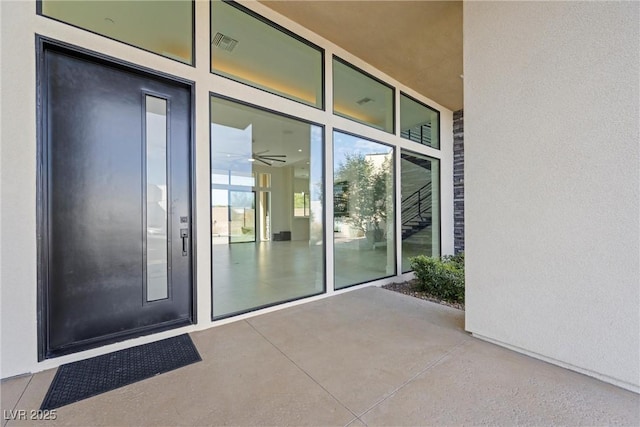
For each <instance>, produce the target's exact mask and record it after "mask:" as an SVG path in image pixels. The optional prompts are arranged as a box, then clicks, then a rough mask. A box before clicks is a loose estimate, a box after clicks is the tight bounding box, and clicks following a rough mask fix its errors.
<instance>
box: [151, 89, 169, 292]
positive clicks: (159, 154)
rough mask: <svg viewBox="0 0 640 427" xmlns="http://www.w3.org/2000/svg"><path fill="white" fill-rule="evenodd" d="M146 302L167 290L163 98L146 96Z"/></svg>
mask: <svg viewBox="0 0 640 427" xmlns="http://www.w3.org/2000/svg"><path fill="white" fill-rule="evenodd" d="M145 123H146V125H145V126H146V146H147V158H146V164H147V301H155V300H159V299H164V298H167V296H168V293H169V287H168V279H167V267H168V241H167V101H166V100H165V99H160V98H155V97H153V96H146V120H145Z"/></svg>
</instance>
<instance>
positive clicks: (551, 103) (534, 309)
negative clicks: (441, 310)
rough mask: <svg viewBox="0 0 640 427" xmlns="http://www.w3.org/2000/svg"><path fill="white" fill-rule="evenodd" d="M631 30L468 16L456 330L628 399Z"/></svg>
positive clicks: (598, 6) (572, 17)
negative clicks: (462, 313) (593, 380)
mask: <svg viewBox="0 0 640 427" xmlns="http://www.w3.org/2000/svg"><path fill="white" fill-rule="evenodd" d="M639 22H640V4H639V3H637V2H542V3H539V2H536V3H529V2H465V3H464V92H465V105H464V109H465V122H466V123H465V140H466V142H467V143H468V144H466V147H465V209H466V212H465V219H466V224H465V226H466V242H465V245H466V263H467V264H466V272H467V273H466V274H467V276H466V285H467V294H466V329H467V330H468V331H470V332H472V333H473V334H474V335H476V336H478V337H482V338H485V339H488V340H491V341H494V342H496V343H498V344H501V345H505V346H508V347H511V348H515V349H517V350H518V351H522V352H526V353H528V354H531V355H533V356H535V357H539V358H542V359H545V360H548V361H551V362H553V363H556V364H559V365H562V366H566V367H569V368H571V369H574V370H577V371H580V372H583V373H586V374H588V375H592V376H595V377H598V378H601V379H604V380H605V381H609V382H612V383H615V384H618V385H620V386H622V387H625V388H628V389H630V390H635V391H638V390H640V318H639V316H640V312H639V310H638V307H640V289H639V288H640V287H639V285H638V284H639V283H640V221H639V220H638V218H639V217H640V209H639V205H640V179H639V178H640V176H639V167H638V166H639V165H638V159H639V158H640V157H639V155H640V152H639V144H638V141H639V137H640V135H639V125H640V123H639V117H640V111H639V107H638V103H639V101H638V100H639V99H640V96H639V95H640V93H639V83H640V82H639V78H638V76H639V75H640V66H639V63H640V57H639V56H640V32H639V30H638V27H639ZM445 176H446V175H445Z"/></svg>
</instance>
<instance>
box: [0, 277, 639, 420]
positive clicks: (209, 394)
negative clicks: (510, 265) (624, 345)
mask: <svg viewBox="0 0 640 427" xmlns="http://www.w3.org/2000/svg"><path fill="white" fill-rule="evenodd" d="M191 336H192V338H193V341H194V342H195V344H196V346H197V347H198V350H199V352H200V355H201V356H202V359H203V360H202V362H199V363H196V364H193V365H190V366H187V367H184V368H180V369H177V370H175V371H172V372H169V373H166V374H163V375H159V376H157V377H154V378H151V379H148V380H144V381H141V382H138V383H135V384H132V385H129V386H126V387H123V388H121V389H118V390H114V391H111V392H108V393H105V394H102V395H99V396H95V397H92V398H89V399H86V400H83V401H81V402H77V403H74V404H71V405H68V406H65V407H62V408H59V409H58V410H57V419H56V421H55V422H51V421H27V422H24V421H22V422H21V421H7V420H5V419H4V417H3V421H2V422H3V425H7V426H13V425H23V424H24V425H26V424H29V425H39V426H41V425H42V426H44V425H49V424H51V425H75V426H121V425H122V426H125V425H131V426H133V425H136V426H161V425H162V426H179V425H184V426H199V425H202V426H204V425H265V426H266V425H269V426H271V425H277V426H280V425H295V426H301V425H327V426H346V425H350V426H362V425H370V426H376V425H385V426H387V425H460V424H473V425H479V424H490V425H516V424H517V425H628V426H638V425H640V396H639V395H637V394H635V393H632V392H629V391H625V390H623V389H620V388H617V387H615V386H612V385H609V384H606V383H603V382H601V381H598V380H596V379H593V378H590V377H587V376H584V375H581V374H578V373H575V372H571V371H568V370H566V369H562V368H560V367H557V366H553V365H550V364H547V363H545V362H541V361H538V360H535V359H532V358H530V357H527V356H524V355H521V354H518V353H515V352H512V351H510V350H506V349H504V348H501V347H498V346H495V345H492V344H489V343H486V342H483V341H480V340H477V339H475V338H473V337H471V336H469V335H468V334H467V333H466V332H464V313H463V312H461V311H458V310H455V309H452V308H448V307H445V306H441V305H438V304H433V303H430V302H426V301H422V300H419V299H415V298H412V297H409V296H405V295H401V294H397V293H394V292H391V291H388V290H385V289H380V288H374V287H370V288H365V289H361V290H358V291H354V292H349V293H345V294H342V295H338V296H335V297H332V298H327V299H323V300H320V301H315V302H311V303H308V304H303V305H299V306H296V307H293V308H288V309H284V310H280V311H277V312H273V313H269V314H265V315H261V316H257V317H254V318H251V319H248V320H241V321H238V322H235V323H231V324H227V325H224V326H220V327H216V328H212V329H209V330H206V331H202V332H196V333H193V334H191ZM54 375H55V370H50V371H45V372H41V373H38V374H35V375H32V376H24V377H20V378H16V379H10V380H6V381H4V382H2V385H1V392H2V410H3V415H6V412H5V411H7V410H9V409H14V410H17V409H25V410H31V409H38V408H39V406H40V403H41V402H42V400H43V398H44V396H45V394H46V392H47V389H48V387H49V384H50V383H51V381H52V379H53V376H54Z"/></svg>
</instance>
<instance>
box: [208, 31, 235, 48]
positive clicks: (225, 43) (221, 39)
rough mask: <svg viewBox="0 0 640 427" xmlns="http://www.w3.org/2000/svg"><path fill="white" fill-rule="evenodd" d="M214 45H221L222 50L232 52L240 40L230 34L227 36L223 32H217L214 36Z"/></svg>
mask: <svg viewBox="0 0 640 427" xmlns="http://www.w3.org/2000/svg"><path fill="white" fill-rule="evenodd" d="M212 44H213V45H214V46H216V47H219V48H220V49H222V50H226V51H227V52H231V51H232V50H233V48H235V47H236V45H237V44H238V40H236V39H232V38H231V37H229V36H225V35H224V34H222V33H216V35H215V36H214V37H213V43H212Z"/></svg>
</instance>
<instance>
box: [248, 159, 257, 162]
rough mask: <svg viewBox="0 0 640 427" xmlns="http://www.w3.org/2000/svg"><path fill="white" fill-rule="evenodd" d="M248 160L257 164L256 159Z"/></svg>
mask: <svg viewBox="0 0 640 427" xmlns="http://www.w3.org/2000/svg"><path fill="white" fill-rule="evenodd" d="M247 160H249V161H250V162H255V161H256V159H247Z"/></svg>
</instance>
